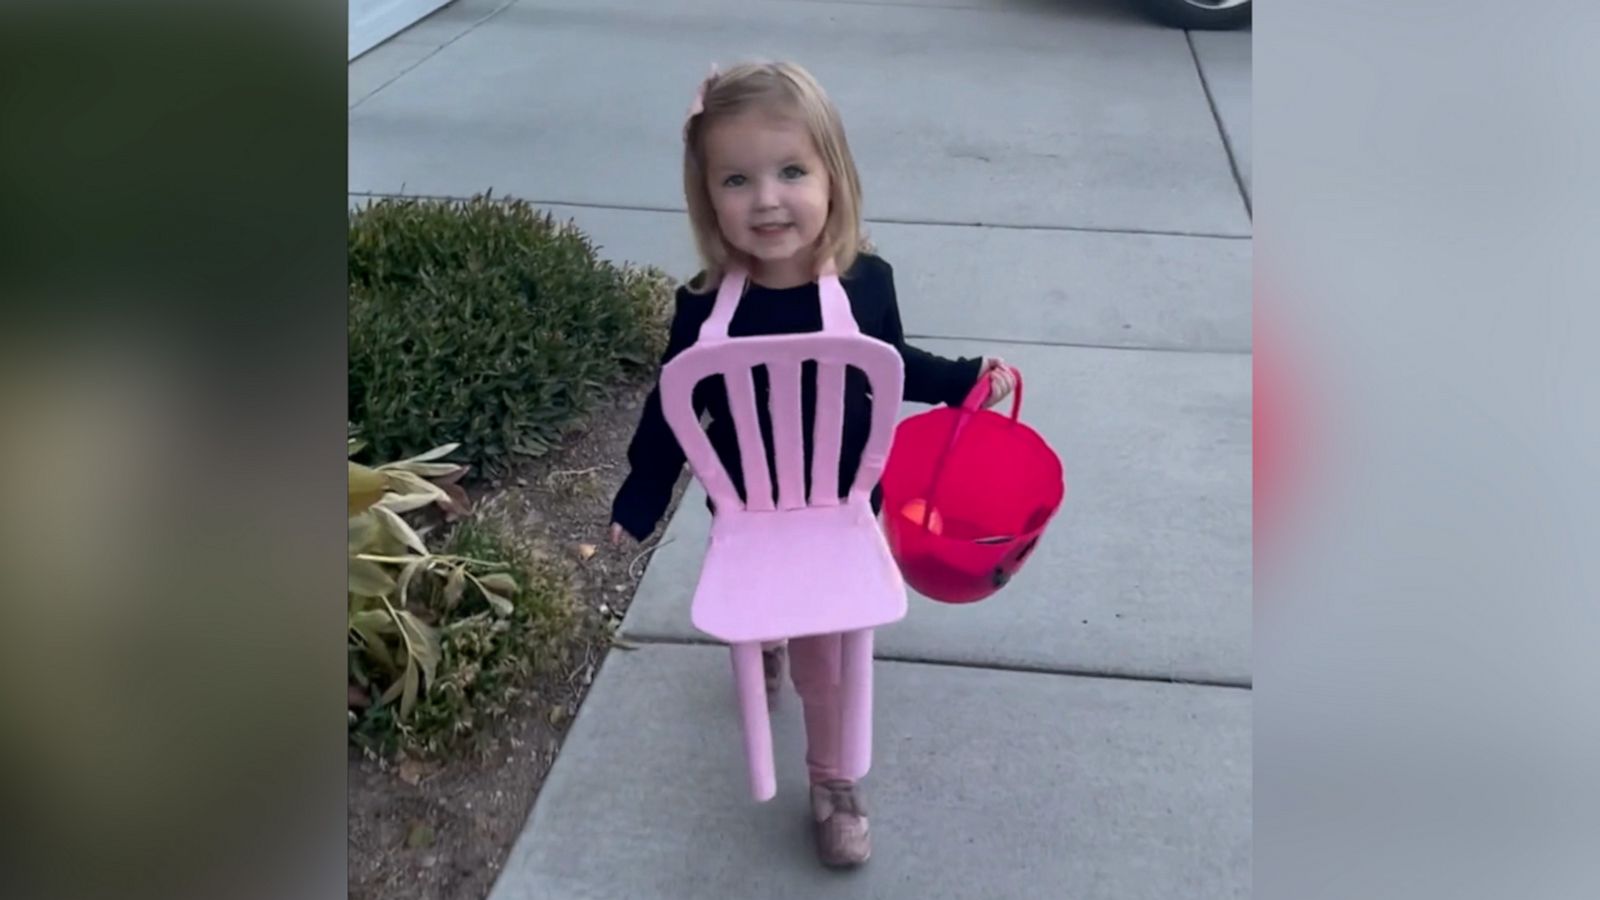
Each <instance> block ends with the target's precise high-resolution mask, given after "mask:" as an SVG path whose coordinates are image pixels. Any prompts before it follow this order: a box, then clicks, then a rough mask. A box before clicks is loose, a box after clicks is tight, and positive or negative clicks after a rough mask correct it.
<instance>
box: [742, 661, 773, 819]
mask: <svg viewBox="0 0 1600 900" xmlns="http://www.w3.org/2000/svg"><path fill="white" fill-rule="evenodd" d="M732 652H733V677H734V683H735V685H736V687H737V688H738V692H739V712H740V716H741V719H742V720H743V723H744V752H745V758H746V761H747V763H748V765H749V769H750V792H751V794H753V795H754V796H755V798H756V800H757V801H758V802H763V803H764V802H766V801H768V800H771V799H772V798H773V797H774V796H775V795H776V794H777V793H778V778H777V774H776V772H775V770H774V765H773V761H772V722H771V719H770V717H769V716H768V714H767V681H766V675H765V672H764V671H763V668H762V665H761V645H760V644H759V643H750V644H735V645H733V648H732Z"/></svg>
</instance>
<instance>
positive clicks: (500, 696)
mask: <svg viewBox="0 0 1600 900" xmlns="http://www.w3.org/2000/svg"><path fill="white" fill-rule="evenodd" d="M441 556H443V557H445V558H452V559H474V560H482V561H485V562H494V563H500V564H503V565H504V566H505V567H506V568H507V569H508V570H509V572H510V575H511V577H512V578H513V579H514V580H515V583H516V584H515V588H514V590H513V592H512V594H511V596H510V601H511V603H510V607H511V609H510V612H509V613H508V614H504V615H502V614H500V613H499V612H497V611H496V610H495V609H493V608H491V607H490V606H489V605H488V604H487V603H486V602H485V599H486V598H485V596H484V595H482V594H477V593H475V592H473V591H468V592H466V595H465V598H464V599H460V598H458V599H456V600H455V601H453V602H452V600H451V598H450V596H449V595H448V594H447V591H446V590H445V587H444V585H443V584H442V583H441V582H439V581H437V580H435V581H432V582H429V583H427V584H426V585H425V586H424V587H423V588H422V589H421V590H419V591H417V592H416V596H414V597H412V606H413V608H414V609H416V610H417V613H418V615H419V617H421V618H424V619H427V620H430V621H433V622H435V623H437V624H436V625H435V626H434V629H435V632H436V634H437V636H438V653H439V658H438V662H437V665H436V667H435V673H434V677H433V678H432V679H431V683H430V684H429V687H428V689H427V691H425V692H424V693H423V694H422V695H421V696H420V697H418V699H417V701H416V705H415V706H414V707H413V708H412V709H411V710H410V713H409V714H408V715H406V716H401V715H400V714H399V711H398V710H397V709H396V707H395V705H394V704H387V705H384V706H381V707H377V708H374V709H370V710H368V711H367V712H366V714H365V715H364V716H361V717H360V718H359V720H358V722H357V725H356V728H355V729H354V734H353V737H354V739H355V740H356V742H357V743H358V744H360V745H362V746H365V747H367V748H368V749H370V750H372V751H373V752H375V753H380V754H385V755H387V754H392V753H393V752H395V751H403V752H405V753H407V754H409V755H411V756H417V757H433V756H439V755H442V754H445V753H450V752H453V751H460V750H462V749H463V748H467V747H469V746H471V745H472V744H473V743H474V741H475V740H476V739H478V738H481V737H482V736H484V735H485V734H486V733H487V728H488V726H489V725H490V724H492V723H493V722H494V721H496V720H498V719H501V718H503V717H504V716H505V715H506V713H507V712H508V711H509V710H510V709H511V707H512V704H513V703H514V702H515V701H516V700H517V699H518V698H519V697H521V696H522V695H523V694H524V693H525V692H526V691H527V690H529V689H530V688H531V687H532V685H534V684H535V683H536V682H537V679H538V678H539V677H540V676H542V675H548V674H551V673H558V672H561V671H564V670H565V669H566V668H567V667H569V666H570V665H571V663H572V659H573V653H574V647H575V646H576V645H577V644H578V642H579V640H580V638H581V636H582V628H583V621H582V618H581V617H580V616H579V614H578V613H577V611H576V607H575V605H574V603H573V601H572V593H571V587H570V582H569V580H568V578H567V576H566V574H565V573H564V572H563V571H561V570H560V569H559V568H558V567H557V566H556V565H555V564H552V563H548V562H542V561H539V560H538V559H536V558H535V557H534V556H533V555H532V554H531V553H530V552H529V551H528V550H527V549H526V548H525V547H521V546H519V545H518V544H517V543H516V542H515V541H514V540H512V539H511V537H510V536H509V534H508V532H507V531H506V530H505V528H504V527H503V526H502V525H500V524H498V522H497V521H496V520H493V519H479V518H472V519H466V520H463V521H462V522H461V523H460V525H459V526H457V528H456V530H455V532H454V534H452V536H451V538H450V540H449V541H448V542H447V544H446V546H445V548H444V550H443V551H442V553H441Z"/></svg>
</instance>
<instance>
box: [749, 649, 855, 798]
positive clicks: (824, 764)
mask: <svg viewBox="0 0 1600 900" xmlns="http://www.w3.org/2000/svg"><path fill="white" fill-rule="evenodd" d="M843 637H844V636H843V635H840V634H822V635H817V636H815V637H806V638H793V639H791V640H789V641H776V642H773V643H768V644H762V645H761V646H762V649H763V650H771V649H773V648H775V647H780V646H783V645H784V644H788V646H789V666H790V677H791V678H792V679H793V680H794V689H795V692H796V693H798V694H799V695H800V703H801V705H802V706H803V707H805V716H806V768H807V769H808V770H809V771H810V773H811V783H812V784H817V783H819V782H823V781H830V780H832V779H835V778H844V777H845V775H844V773H843V772H842V771H840V757H841V755H842V754H841V752H840V746H839V731H840V729H839V716H840V712H841V707H840V703H839V680H840V679H839V673H840V670H839V657H840V651H841V648H842V646H843V644H842V639H843Z"/></svg>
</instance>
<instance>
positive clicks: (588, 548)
mask: <svg viewBox="0 0 1600 900" xmlns="http://www.w3.org/2000/svg"><path fill="white" fill-rule="evenodd" d="M572 552H573V553H575V554H577V556H578V558H579V559H581V560H583V561H584V562H588V561H589V559H590V558H591V557H593V556H594V555H595V553H596V552H598V548H596V547H595V545H593V544H574V545H573V547H572Z"/></svg>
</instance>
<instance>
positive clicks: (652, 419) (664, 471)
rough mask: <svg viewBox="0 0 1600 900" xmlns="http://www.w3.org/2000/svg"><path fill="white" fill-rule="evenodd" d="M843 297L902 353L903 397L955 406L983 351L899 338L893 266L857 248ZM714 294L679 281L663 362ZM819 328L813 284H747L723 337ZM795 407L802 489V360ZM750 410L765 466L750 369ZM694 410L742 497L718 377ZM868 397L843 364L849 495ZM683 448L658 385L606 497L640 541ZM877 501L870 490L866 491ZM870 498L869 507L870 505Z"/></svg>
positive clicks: (668, 490) (805, 396)
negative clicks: (620, 475) (937, 351)
mask: <svg viewBox="0 0 1600 900" xmlns="http://www.w3.org/2000/svg"><path fill="white" fill-rule="evenodd" d="M840 283H841V284H842V285H843V286H844V290H845V294H846V295H847V296H849V298H850V310H851V312H852V313H853V314H854V316H855V320H856V325H857V326H858V327H859V328H860V329H861V333H862V334H864V335H867V336H869V337H875V338H878V339H879V340H882V341H884V342H885V343H888V344H890V345H891V346H893V347H895V348H896V349H898V350H899V351H900V356H901V358H902V359H903V360H904V361H905V391H904V393H905V399H906V400H908V401H911V402H913V403H928V404H941V403H943V404H948V405H951V406H956V405H959V404H960V403H961V402H962V401H963V400H965V399H966V396H967V394H968V393H970V392H971V390H972V388H973V387H974V386H975V385H976V384H977V382H978V377H979V374H980V370H981V368H982V365H983V360H982V359H981V358H973V359H966V358H963V359H959V360H949V359H944V358H943V357H939V356H935V355H934V354H932V353H928V352H926V351H924V350H919V349H918V348H916V347H912V346H910V345H908V344H907V343H906V342H905V334H904V330H903V329H902V327H901V324H900V308H899V304H898V303H897V302H896V298H895V290H894V270H893V269H891V268H890V266H889V264H888V263H887V262H885V261H884V260H883V259H882V258H880V257H878V256H875V255H871V254H865V253H864V254H862V255H861V256H860V257H858V258H857V260H856V263H855V265H853V266H852V267H851V269H850V272H849V273H847V274H846V275H845V277H843V278H841V279H840ZM715 301H716V294H715V292H711V293H707V294H695V293H692V292H690V291H689V290H688V289H687V288H679V289H678V295H677V311H676V313H675V314H674V316H673V319H672V327H671V334H670V337H669V338H668V342H667V350H666V354H665V355H664V357H663V358H662V364H663V365H665V364H666V363H667V362H669V361H670V360H672V358H673V357H675V356H677V355H678V354H679V353H682V352H683V351H684V350H686V349H688V348H689V347H690V346H692V345H693V344H694V342H695V341H696V340H697V339H698V338H699V335H700V326H701V325H702V324H703V323H704V322H705V320H706V318H707V317H708V316H710V315H711V308H712V306H713V305H714V304H715ZM821 328H822V308H821V304H820V300H819V297H818V292H817V285H816V283H815V282H811V283H809V284H804V285H801V286H799V287H793V288H785V289H781V290H778V289H772V288H765V287H762V286H760V285H758V284H755V283H753V282H752V283H751V284H750V285H749V287H748V288H747V290H746V292H745V295H744V297H743V298H742V299H741V300H740V301H739V306H738V308H737V310H736V311H735V312H734V316H733V321H732V323H731V324H730V326H729V328H728V334H729V336H730V337H752V336H756V335H769V334H800V333H805V332H813V331H819V330H821ZM801 385H802V391H801V410H802V415H803V418H804V421H805V428H804V431H803V433H804V435H805V445H806V446H805V449H806V463H807V464H806V472H807V482H808V483H807V485H806V487H807V490H809V489H810V484H809V481H810V471H811V467H810V459H811V425H812V421H813V418H814V416H815V413H816V365H815V364H814V363H807V364H806V366H805V368H804V370H803V372H802V377H801ZM755 387H756V409H757V411H758V413H759V415H760V418H761V428H762V433H763V436H764V438H765V444H766V447H767V457H768V460H767V471H768V472H769V473H770V472H772V471H773V469H774V466H773V465H772V424H771V419H770V416H769V414H768V412H767V404H766V397H767V380H766V372H765V370H763V369H757V370H756V373H755ZM694 404H695V410H696V411H697V412H699V413H701V414H702V416H704V415H705V414H706V413H709V414H710V424H709V426H708V427H707V433H708V435H709V437H710V439H711V444H712V446H713V447H715V448H716V451H717V455H718V456H719V457H720V458H721V459H722V464H723V466H724V467H726V468H727V470H728V475H729V477H730V478H731V479H732V480H733V483H734V486H735V487H736V488H737V489H738V490H739V495H740V496H741V497H743V496H744V484H743V480H744V479H743V468H742V466H741V465H740V460H739V442H738V434H737V432H736V431H735V429H734V424H733V417H732V414H731V412H730V410H729V407H728V397H727V392H726V389H725V388H724V386H723V384H722V379H721V378H720V377H712V378H708V379H706V380H705V381H703V382H701V383H700V385H699V386H698V387H697V388H696V389H695V393H694ZM871 415H872V401H871V399H870V397H869V396H868V383H867V380H866V377H865V376H863V375H862V374H861V373H860V372H858V371H856V370H854V369H850V370H848V372H847V376H846V379H845V417H844V444H843V447H842V448H841V449H842V452H841V453H840V460H839V491H840V496H841V497H842V496H844V495H845V494H846V493H848V491H849V489H850V485H851V484H852V483H853V482H854V480H855V474H856V469H857V468H858V467H859V466H860V464H861V451H862V449H863V448H864V447H865V446H866V441H867V433H868V431H869V430H870V429H871ZM684 462H685V458H684V453H683V448H682V447H681V446H680V445H679V444H678V440H677V438H676V437H675V436H674V435H673V433H672V429H671V428H670V427H669V426H668V425H667V421H666V418H665V417H664V416H663V414H662V411H661V390H660V388H659V387H657V388H656V390H654V391H652V392H651V393H650V397H649V399H648V400H647V401H646V402H645V408H644V413H643V415H642V416H641V417H640V421H639V427H638V430H637V432H635V434H634V437H633V441H632V443H631V444H630V445H629V447H628V463H629V465H630V466H631V469H632V471H631V472H630V473H629V474H628V477H627V479H626V480H625V481H624V482H623V484H622V487H621V488H620V489H619V490H618V492H617V496H616V499H615V500H614V501H613V502H612V509H611V518H612V521H613V522H616V523H617V524H619V525H621V526H622V527H623V528H624V529H625V530H627V532H628V533H629V534H631V535H633V537H634V538H636V539H638V540H644V539H645V538H646V537H648V536H649V535H650V534H651V533H652V532H654V531H655V529H656V525H657V524H658V523H659V521H660V519H661V516H662V514H663V513H664V512H665V511H666V508H667V504H669V503H670V502H671V501H672V491H673V488H674V487H675V486H676V484H677V481H678V476H679V475H680V474H681V473H682V471H683V465H684ZM874 499H875V500H876V495H875V496H874ZM875 505H876V504H875Z"/></svg>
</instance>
